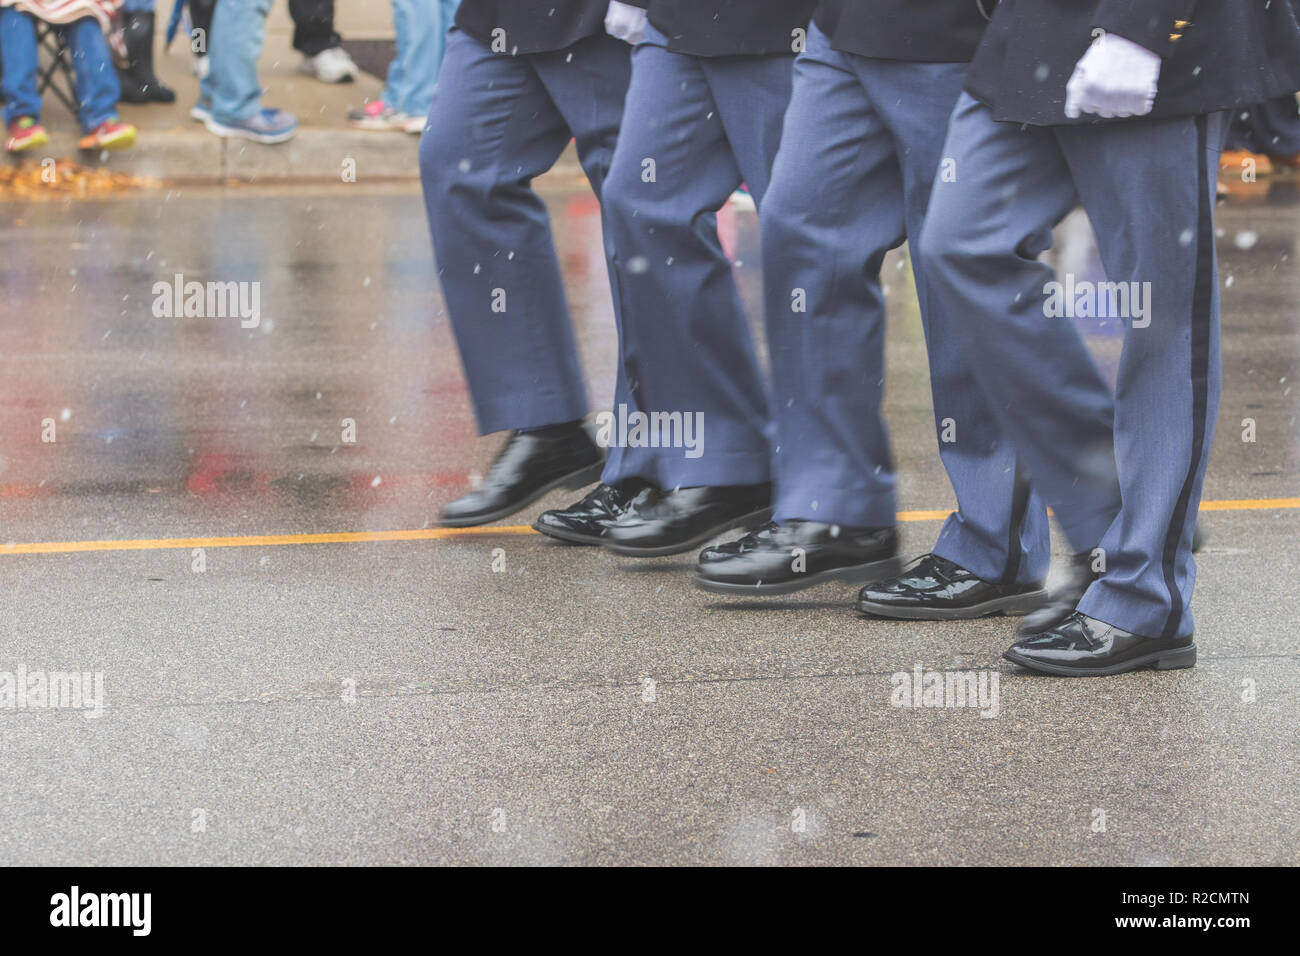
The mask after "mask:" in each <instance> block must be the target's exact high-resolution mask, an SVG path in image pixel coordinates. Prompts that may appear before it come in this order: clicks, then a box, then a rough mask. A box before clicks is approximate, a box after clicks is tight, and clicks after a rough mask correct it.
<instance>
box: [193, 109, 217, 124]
mask: <svg viewBox="0 0 1300 956" xmlns="http://www.w3.org/2000/svg"><path fill="white" fill-rule="evenodd" d="M190 119H192V120H194V121H195V122H198V123H206V122H207V121H208V120H210V119H212V112H211V111H210V110H205V109H200V108H199V107H197V106H191V107H190Z"/></svg>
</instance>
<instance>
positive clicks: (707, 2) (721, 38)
mask: <svg viewBox="0 0 1300 956" xmlns="http://www.w3.org/2000/svg"><path fill="white" fill-rule="evenodd" d="M637 6H645V7H647V10H648V12H649V16H650V22H651V23H652V24H654V26H655V27H656V28H657V29H658V30H659V32H661V33H662V34H664V36H666V37H668V49H670V50H672V51H674V52H676V53H690V54H693V55H695V56H741V55H754V54H760V53H788V54H790V55H793V54H794V53H796V52H797V51H798V49H800V46H799V45H797V41H798V39H799V38H800V37H802V36H803V32H802V31H805V30H807V28H808V22H809V20H811V19H812V13H813V8H814V7H816V6H817V0H649V3H648V4H646V3H645V2H644V0H643V2H640V3H638V4H637Z"/></svg>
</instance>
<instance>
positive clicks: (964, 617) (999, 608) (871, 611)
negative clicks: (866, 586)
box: [857, 590, 1047, 621]
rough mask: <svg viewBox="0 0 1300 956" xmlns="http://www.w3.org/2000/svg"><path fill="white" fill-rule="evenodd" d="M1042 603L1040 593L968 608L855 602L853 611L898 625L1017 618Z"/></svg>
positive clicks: (1041, 594) (1000, 599)
mask: <svg viewBox="0 0 1300 956" xmlns="http://www.w3.org/2000/svg"><path fill="white" fill-rule="evenodd" d="M1046 603H1047V591H1045V590H1042V591H1030V592H1028V593H1027V594H1013V595H1010V596H1009V597H1001V598H995V599H994V600H992V601H985V602H984V603H983V604H972V605H971V606H970V607H955V608H946V607H944V608H938V607H895V606H894V605H892V604H877V603H876V602H874V601H858V602H857V609H858V611H859V612H860V613H862V614H866V615H868V616H870V617H885V618H890V619H893V620H899V621H969V620H973V619H974V618H977V617H991V616H992V615H994V614H1002V615H1005V616H1006V617H1018V616H1020V615H1022V614H1029V613H1030V612H1031V611H1037V610H1038V609H1039V608H1040V607H1042V606H1043V605H1044V604H1046Z"/></svg>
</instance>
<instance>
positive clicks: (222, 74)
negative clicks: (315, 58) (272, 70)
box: [0, 0, 298, 143]
mask: <svg viewBox="0 0 1300 956" xmlns="http://www.w3.org/2000/svg"><path fill="white" fill-rule="evenodd" d="M0 2H2V0H0ZM270 9H271V0H219V2H218V3H217V7H216V11H215V12H214V13H213V16H212V32H211V34H210V35H209V36H208V73H207V76H205V77H203V79H202V80H201V81H200V82H199V101H198V103H196V104H195V105H194V108H193V109H192V110H190V115H191V116H193V117H194V118H195V119H201V120H202V121H203V123H204V125H206V126H207V128H208V130H209V131H210V132H213V133H215V134H217V135H218V136H239V137H243V138H245V139H251V140H254V141H255V142H258V143H283V142H284V141H285V140H287V139H290V138H292V137H293V135H294V133H296V132H297V131H298V120H297V119H296V118H295V117H294V116H293V114H292V113H287V112H285V111H284V110H277V109H269V108H264V107H263V106H262V84H261V82H260V81H259V80H258V78H257V60H258V57H260V56H261V54H262V44H263V43H264V42H265V40H266V15H267V13H268V12H269V11H270Z"/></svg>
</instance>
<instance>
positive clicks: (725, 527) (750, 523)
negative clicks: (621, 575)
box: [600, 508, 772, 558]
mask: <svg viewBox="0 0 1300 956" xmlns="http://www.w3.org/2000/svg"><path fill="white" fill-rule="evenodd" d="M770 520H772V509H771V508H761V509H759V510H758V511H751V512H750V513H749V514H746V515H741V516H740V517H739V518H733V519H732V520H730V521H727V522H724V523H723V524H720V525H714V526H713V527H712V528H710V529H709V530H708V531H707V532H705V533H703V534H697V535H696V536H695V537H693V538H691V539H690V540H689V541H682V542H679V543H677V544H663V545H659V546H657V547H654V548H638V547H635V546H634V545H627V544H620V543H619V542H617V541H610V540H609V539H607V538H602V539H601V542H600V543H601V547H604V548H608V549H609V550H610V551H613V552H614V553H615V554H621V555H623V556H624V557H628V558H666V557H668V556H669V555H672V554H681V553H682V552H683V551H690V550H692V549H693V548H698V547H699V546H700V545H702V544H704V543H705V542H706V541H710V540H712V539H713V538H716V537H717V536H718V535H720V534H726V533H727V532H728V531H734V530H735V529H736V528H752V527H754V526H755V525H759V524H762V523H763V522H765V521H770Z"/></svg>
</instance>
